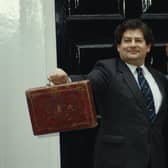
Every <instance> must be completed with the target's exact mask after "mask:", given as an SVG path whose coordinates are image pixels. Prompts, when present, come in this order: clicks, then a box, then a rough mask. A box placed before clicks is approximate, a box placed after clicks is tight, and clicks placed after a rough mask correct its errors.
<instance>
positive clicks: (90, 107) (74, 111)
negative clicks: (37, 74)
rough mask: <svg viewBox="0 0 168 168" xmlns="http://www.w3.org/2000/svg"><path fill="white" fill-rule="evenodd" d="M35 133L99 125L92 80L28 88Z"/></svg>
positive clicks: (28, 102) (29, 108)
mask: <svg viewBox="0 0 168 168" xmlns="http://www.w3.org/2000/svg"><path fill="white" fill-rule="evenodd" d="M26 98H27V104H28V110H29V114H30V119H31V124H32V129H33V133H34V135H40V134H48V133H54V132H64V131H73V130H79V129H86V128H93V127H96V126H97V120H96V111H95V106H94V101H93V95H92V90H91V85H90V81H89V80H83V81H77V82H72V83H68V84H60V85H52V86H44V87H38V88H31V89H27V90H26Z"/></svg>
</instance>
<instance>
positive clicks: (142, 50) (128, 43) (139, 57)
mask: <svg viewBox="0 0 168 168" xmlns="http://www.w3.org/2000/svg"><path fill="white" fill-rule="evenodd" d="M150 48H151V44H148V45H147V44H146V41H145V39H144V35H143V33H142V31H141V30H140V29H135V30H132V29H131V30H126V31H125V32H124V34H123V37H122V39H121V43H120V44H118V45H117V50H118V52H119V55H120V57H121V59H122V60H123V61H124V62H126V63H129V64H132V65H135V66H140V65H142V64H144V62H145V57H146V54H147V53H148V52H150Z"/></svg>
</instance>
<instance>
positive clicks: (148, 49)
mask: <svg viewBox="0 0 168 168" xmlns="http://www.w3.org/2000/svg"><path fill="white" fill-rule="evenodd" d="M151 47H152V45H151V44H148V45H147V52H148V53H149V52H150V51H151Z"/></svg>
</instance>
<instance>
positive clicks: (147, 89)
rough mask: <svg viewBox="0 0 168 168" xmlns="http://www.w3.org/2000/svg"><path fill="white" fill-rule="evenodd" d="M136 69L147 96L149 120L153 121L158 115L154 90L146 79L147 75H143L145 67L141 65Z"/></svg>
mask: <svg viewBox="0 0 168 168" xmlns="http://www.w3.org/2000/svg"><path fill="white" fill-rule="evenodd" d="M136 71H137V73H138V82H139V85H140V88H141V91H142V94H143V96H144V98H145V102H146V106H147V110H148V116H149V120H150V121H151V122H152V121H153V120H154V119H155V117H156V113H155V105H154V99H153V95H152V91H151V89H150V86H149V84H148V82H147V80H146V79H145V77H144V75H143V72H142V71H143V69H142V68H141V67H138V68H136Z"/></svg>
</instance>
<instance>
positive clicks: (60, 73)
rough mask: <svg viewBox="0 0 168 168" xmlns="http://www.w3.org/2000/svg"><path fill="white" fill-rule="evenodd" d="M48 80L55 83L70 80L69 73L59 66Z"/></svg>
mask: <svg viewBox="0 0 168 168" xmlns="http://www.w3.org/2000/svg"><path fill="white" fill-rule="evenodd" d="M48 80H49V81H50V82H52V83H54V84H55V85H57V84H63V83H67V82H69V78H68V75H67V73H66V72H65V71H64V70H62V69H60V68H57V69H56V70H55V71H54V72H53V73H51V74H49V76H48Z"/></svg>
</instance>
